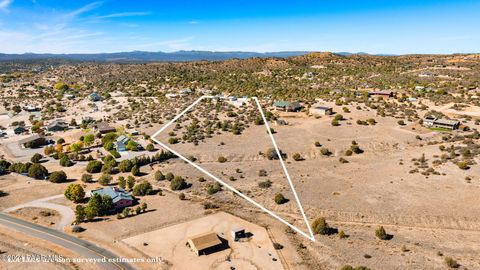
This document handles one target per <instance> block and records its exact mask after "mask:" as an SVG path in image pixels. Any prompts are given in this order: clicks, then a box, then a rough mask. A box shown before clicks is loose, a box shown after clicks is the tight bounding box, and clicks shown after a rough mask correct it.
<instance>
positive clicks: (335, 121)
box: [332, 119, 340, 127]
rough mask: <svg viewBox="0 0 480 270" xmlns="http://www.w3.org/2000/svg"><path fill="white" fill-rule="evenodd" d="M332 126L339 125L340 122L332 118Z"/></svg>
mask: <svg viewBox="0 0 480 270" xmlns="http://www.w3.org/2000/svg"><path fill="white" fill-rule="evenodd" d="M332 126H334V127H336V126H340V123H339V122H338V120H335V119H333V120H332Z"/></svg>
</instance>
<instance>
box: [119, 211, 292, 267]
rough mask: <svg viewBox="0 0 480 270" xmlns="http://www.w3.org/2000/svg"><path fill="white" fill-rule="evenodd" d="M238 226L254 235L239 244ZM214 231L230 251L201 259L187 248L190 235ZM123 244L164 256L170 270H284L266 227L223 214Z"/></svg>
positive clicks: (125, 240) (151, 254) (145, 235)
mask: <svg viewBox="0 0 480 270" xmlns="http://www.w3.org/2000/svg"><path fill="white" fill-rule="evenodd" d="M235 227H241V228H244V229H245V230H246V232H249V233H251V234H252V235H253V236H252V237H251V239H248V240H247V239H244V240H245V241H239V242H235V241H233V238H232V236H231V235H230V231H231V230H232V229H233V228H235ZM210 231H211V232H215V233H217V234H218V235H219V236H220V237H222V238H224V239H226V240H227V241H228V245H229V248H227V249H225V250H222V251H219V252H216V253H213V254H209V255H203V256H197V255H196V254H194V253H193V252H192V251H191V250H190V249H189V247H187V246H185V243H186V242H187V240H188V238H189V237H190V236H193V235H198V234H201V233H204V232H210ZM123 241H124V242H126V243H128V244H129V245H132V246H134V247H136V248H138V249H142V250H143V251H144V252H145V253H147V254H148V255H149V256H151V257H156V256H160V257H162V258H163V259H165V260H167V261H168V262H169V264H170V265H171V268H170V269H193V268H196V269H232V267H234V268H235V269H283V267H282V265H281V263H280V261H279V259H278V254H277V253H276V251H275V249H274V248H273V244H272V242H271V241H270V239H269V236H268V234H267V231H266V230H265V229H264V228H262V227H260V226H258V225H255V224H252V223H249V222H246V221H244V220H242V219H240V218H237V217H235V216H232V215H230V214H227V213H223V212H219V213H216V214H212V215H208V216H205V217H202V218H199V219H195V220H191V221H188V222H185V223H181V224H177V225H174V226H171V227H167V228H164V229H160V230H156V231H152V232H148V233H145V234H141V235H137V236H134V237H131V238H127V239H124V240H123ZM145 243H146V244H147V245H145Z"/></svg>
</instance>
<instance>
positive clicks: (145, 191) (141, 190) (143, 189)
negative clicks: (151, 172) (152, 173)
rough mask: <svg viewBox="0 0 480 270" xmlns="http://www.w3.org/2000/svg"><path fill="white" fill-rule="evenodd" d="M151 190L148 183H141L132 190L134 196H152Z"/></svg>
mask: <svg viewBox="0 0 480 270" xmlns="http://www.w3.org/2000/svg"><path fill="white" fill-rule="evenodd" d="M152 192H153V188H152V185H151V184H150V183H149V182H148V181H146V180H145V181H142V182H141V183H139V184H137V185H136V186H135V187H134V188H133V195H135V196H145V195H149V194H152Z"/></svg>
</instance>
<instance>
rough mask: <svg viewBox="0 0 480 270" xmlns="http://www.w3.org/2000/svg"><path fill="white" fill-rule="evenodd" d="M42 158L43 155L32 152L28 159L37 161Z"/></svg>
mask: <svg viewBox="0 0 480 270" xmlns="http://www.w3.org/2000/svg"><path fill="white" fill-rule="evenodd" d="M42 158H43V156H42V155H41V154H39V153H35V154H33V156H32V158H31V159H30V161H31V162H32V163H39V162H40V160H41V159H42Z"/></svg>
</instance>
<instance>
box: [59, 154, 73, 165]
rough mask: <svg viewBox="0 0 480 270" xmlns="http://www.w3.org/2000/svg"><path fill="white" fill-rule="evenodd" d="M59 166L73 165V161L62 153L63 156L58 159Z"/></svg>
mask: <svg viewBox="0 0 480 270" xmlns="http://www.w3.org/2000/svg"><path fill="white" fill-rule="evenodd" d="M60 166H62V167H71V166H73V162H72V161H71V160H70V159H69V158H68V156H67V155H63V157H62V158H61V159H60Z"/></svg>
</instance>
